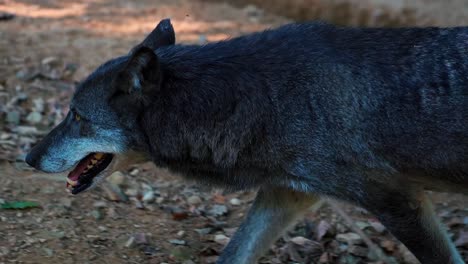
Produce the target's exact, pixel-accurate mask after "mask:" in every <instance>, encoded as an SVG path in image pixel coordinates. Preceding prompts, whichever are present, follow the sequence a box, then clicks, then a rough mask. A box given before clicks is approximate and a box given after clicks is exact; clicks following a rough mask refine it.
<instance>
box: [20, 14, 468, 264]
mask: <svg viewBox="0 0 468 264" xmlns="http://www.w3.org/2000/svg"><path fill="white" fill-rule="evenodd" d="M129 153H137V154H138V156H139V157H143V158H144V159H148V160H151V161H153V162H154V163H155V164H156V165H157V166H161V167H166V168H169V169H170V170H171V171H173V172H176V173H178V174H181V175H184V176H185V177H188V178H190V179H195V180H198V181H201V182H204V183H207V184H209V185H212V186H221V187H224V188H227V189H229V190H247V189H258V194H257V196H256V199H255V201H254V203H253V205H252V207H251V209H250V211H249V213H248V215H247V217H246V219H245V221H244V222H243V223H242V224H241V226H240V227H239V229H238V231H237V232H236V234H235V235H234V236H233V238H232V239H231V241H230V243H229V244H228V245H227V247H226V248H225V249H224V251H223V253H222V254H221V256H220V257H219V259H218V263H219V264H227V263H229V264H246V263H256V261H257V260H258V259H259V258H260V257H261V256H262V254H263V253H264V252H265V251H266V250H268V248H269V246H270V245H271V244H272V243H273V242H274V241H275V239H277V238H278V236H279V235H280V234H281V232H282V231H284V230H285V229H286V228H287V227H288V226H289V225H291V224H292V223H294V221H295V220H296V219H297V218H298V217H300V216H301V215H302V213H303V212H304V211H306V210H307V209H308V208H309V207H311V206H312V205H313V204H314V203H315V202H317V201H318V200H319V199H320V197H331V198H335V199H340V200H344V201H347V202H350V203H353V204H356V205H358V206H361V207H363V208H365V209H367V210H368V211H369V212H371V213H372V214H374V215H375V216H376V217H377V218H378V219H379V220H380V221H381V222H382V223H383V224H384V225H385V226H386V227H387V228H388V230H390V232H391V233H392V234H393V235H394V236H395V237H396V238H397V239H399V240H400V241H401V242H402V243H404V244H405V245H406V246H407V248H408V249H409V250H410V251H411V252H412V253H413V254H414V255H415V256H416V258H417V259H419V261H420V262H421V263H424V264H441V263H444V264H445V263H453V264H461V263H464V261H463V260H462V257H461V256H460V254H459V253H458V252H457V250H456V248H455V246H454V245H453V243H452V242H451V241H450V238H449V237H448V236H447V234H446V232H445V231H444V228H443V227H442V226H441V224H440V223H439V221H438V220H437V218H436V217H435V215H434V212H433V209H432V207H431V204H430V201H429V200H428V198H427V196H426V194H425V191H427V190H433V191H440V192H453V193H462V194H468V27H455V28H435V27H432V28H392V29H390V28H358V27H340V26H334V25H330V24H326V23H321V22H308V23H293V24H288V25H284V26H281V27H279V28H276V29H270V30H266V31H263V32H258V33H253V34H249V35H245V36H241V37H237V38H232V39H228V40H225V41H220V42H216V43H209V44H206V45H183V44H176V43H175V33H174V29H173V27H172V24H171V22H170V20H168V19H165V20H162V21H161V22H160V23H159V24H158V25H157V26H156V28H155V29H154V30H153V31H152V32H151V33H150V34H149V35H148V36H147V37H146V38H145V39H144V40H143V41H142V42H141V43H140V44H138V45H136V46H135V47H133V48H132V49H131V51H130V52H129V53H128V54H126V55H123V56H121V57H117V58H114V59H111V60H110V61H108V62H106V63H104V64H103V65H102V66H100V67H98V68H97V69H96V70H95V71H94V72H93V73H92V74H91V75H90V76H89V77H88V78H87V79H86V80H84V81H83V82H82V83H81V84H79V85H78V86H77V89H76V92H75V94H74V96H73V98H72V100H71V104H70V111H69V113H68V115H67V117H66V118H65V120H64V121H63V122H62V123H61V124H59V125H58V126H57V127H56V128H54V129H53V130H52V131H51V132H50V134H48V135H47V136H46V137H45V138H44V139H43V140H42V141H41V142H39V143H38V144H37V145H36V146H35V147H34V148H33V149H32V150H31V151H30V152H29V154H28V155H27V157H26V162H27V163H28V164H29V165H31V166H32V167H34V168H36V169H38V170H41V171H44V172H62V171H66V170H71V171H70V172H69V174H68V177H67V187H68V188H69V189H70V191H71V192H72V193H73V194H78V193H80V192H82V191H84V190H87V189H89V188H90V187H92V186H94V185H96V184H97V183H98V182H99V181H100V180H102V179H103V178H104V177H105V176H106V175H108V174H109V173H108V172H109V170H108V169H106V168H108V166H109V165H110V164H113V163H114V161H115V159H114V157H119V156H123V157H127V156H133V154H132V155H129Z"/></svg>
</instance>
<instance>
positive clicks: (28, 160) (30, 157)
mask: <svg viewBox="0 0 468 264" xmlns="http://www.w3.org/2000/svg"><path fill="white" fill-rule="evenodd" d="M24 161H26V163H27V164H28V165H29V166H31V167H33V168H36V164H37V161H38V158H37V156H35V155H31V152H29V153H28V155H26V158H25V159H24Z"/></svg>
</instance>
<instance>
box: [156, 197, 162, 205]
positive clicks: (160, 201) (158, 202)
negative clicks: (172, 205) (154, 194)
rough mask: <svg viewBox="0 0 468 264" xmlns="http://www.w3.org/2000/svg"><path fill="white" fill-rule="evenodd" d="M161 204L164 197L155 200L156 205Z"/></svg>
mask: <svg viewBox="0 0 468 264" xmlns="http://www.w3.org/2000/svg"><path fill="white" fill-rule="evenodd" d="M162 202H164V197H158V198H156V203H157V204H162Z"/></svg>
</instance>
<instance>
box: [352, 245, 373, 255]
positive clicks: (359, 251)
mask: <svg viewBox="0 0 468 264" xmlns="http://www.w3.org/2000/svg"><path fill="white" fill-rule="evenodd" d="M368 251H369V250H368V249H367V248H366V247H362V246H356V245H352V246H350V247H349V248H348V252H349V253H351V254H353V255H355V256H359V257H366V256H367V252H368Z"/></svg>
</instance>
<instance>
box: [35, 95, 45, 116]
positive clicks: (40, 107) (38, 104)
mask: <svg viewBox="0 0 468 264" xmlns="http://www.w3.org/2000/svg"><path fill="white" fill-rule="evenodd" d="M33 104H34V110H35V111H37V112H39V113H43V112H44V110H45V108H44V99H42V98H41V97H39V98H36V99H34V100H33Z"/></svg>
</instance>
